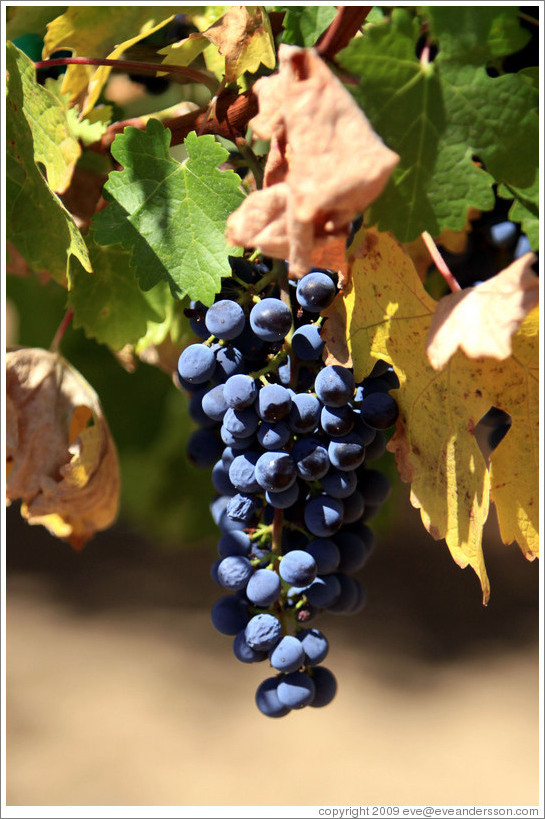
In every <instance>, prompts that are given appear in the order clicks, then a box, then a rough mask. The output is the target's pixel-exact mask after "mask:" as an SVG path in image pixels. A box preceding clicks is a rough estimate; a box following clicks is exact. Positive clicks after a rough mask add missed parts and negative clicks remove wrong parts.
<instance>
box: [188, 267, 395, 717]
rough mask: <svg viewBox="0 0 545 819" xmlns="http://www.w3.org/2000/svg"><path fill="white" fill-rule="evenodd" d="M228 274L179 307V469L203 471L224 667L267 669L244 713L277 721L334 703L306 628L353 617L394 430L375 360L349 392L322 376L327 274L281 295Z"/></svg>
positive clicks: (320, 652) (313, 635) (317, 634)
mask: <svg viewBox="0 0 545 819" xmlns="http://www.w3.org/2000/svg"><path fill="white" fill-rule="evenodd" d="M232 268H233V273H234V275H233V277H232V278H231V279H228V280H227V281H226V283H225V285H224V288H223V289H222V291H221V292H220V294H219V295H218V297H217V298H216V301H215V302H214V304H213V305H212V306H211V307H209V308H206V307H204V306H203V305H202V304H200V303H198V302H192V303H191V305H190V309H189V311H188V315H189V318H190V323H191V326H192V328H193V330H194V331H195V333H196V334H197V336H198V337H199V338H200V339H201V341H200V342H198V343H194V344H191V345H190V346H188V347H187V348H186V349H185V350H184V351H183V352H182V354H181V356H180V358H179V362H178V380H179V383H180V386H181V387H183V388H184V389H186V390H187V391H188V392H189V393H190V401H189V408H190V414H191V416H192V418H193V420H194V421H195V422H196V423H197V425H198V426H199V428H198V429H197V430H196V431H195V432H194V433H192V435H191V437H190V439H189V442H188V447H187V451H188V457H189V458H190V460H191V461H192V462H193V463H194V464H195V465H197V466H199V467H203V468H211V470H212V482H213V485H214V488H215V490H216V492H217V495H216V497H215V499H214V500H213V501H212V503H211V513H212V516H213V518H214V520H215V522H216V523H217V525H218V526H219V529H220V531H221V537H220V539H219V543H218V555H219V557H218V559H217V560H216V561H215V563H214V565H213V567H212V576H213V578H214V580H215V581H216V582H217V583H218V584H219V586H221V587H222V588H223V589H224V590H225V592H226V594H225V595H224V596H222V597H221V598H220V599H219V600H218V601H217V603H216V604H215V605H214V607H213V609H212V623H213V625H214V626H215V628H216V629H217V630H218V631H219V632H221V633H222V634H226V635H230V636H232V637H233V638H234V639H233V651H234V654H235V656H236V657H237V659H238V660H240V661H241V662H244V663H254V662H260V661H265V660H268V661H269V663H270V666H271V668H272V670H273V676H269V677H267V679H265V680H264V682H263V683H262V684H261V685H260V686H259V688H258V690H257V693H256V703H257V707H258V708H259V710H260V711H261V712H262V713H264V714H266V715H267V716H270V717H281V716H284V715H285V714H287V713H288V712H289V711H291V710H292V709H299V708H302V707H303V706H305V705H310V706H311V707H321V706H324V705H327V704H328V703H329V702H330V701H331V700H332V699H333V697H334V696H335V692H336V688H337V683H336V679H335V677H334V675H333V674H332V672H331V671H329V669H327V668H325V667H324V666H323V665H321V663H322V661H323V660H324V659H325V657H326V655H327V653H328V649H329V645H328V641H327V639H326V637H325V636H324V634H323V633H322V632H321V631H320V630H319V629H317V628H315V627H314V624H313V623H312V621H313V620H314V619H315V618H316V617H318V615H320V614H321V613H323V612H325V611H329V612H333V613H336V614H352V613H355V612H358V611H360V610H361V608H362V607H363V606H364V604H365V599H366V595H365V591H364V589H363V588H362V586H361V584H360V583H359V582H358V580H356V579H355V578H354V577H353V574H354V573H355V572H357V571H359V570H360V569H361V568H362V567H363V565H364V564H365V562H366V560H367V558H368V556H369V554H370V553H371V551H372V549H373V547H374V536H373V533H372V531H371V529H370V527H369V526H368V524H367V521H369V520H370V519H371V518H372V517H373V516H374V515H375V514H376V512H377V511H378V509H379V508H380V506H381V504H382V503H383V502H384V501H385V499H386V498H387V496H388V494H389V491H390V485H389V481H388V479H387V478H386V476H384V475H383V474H382V473H381V472H379V471H378V470H375V469H372V468H371V467H370V466H369V462H370V461H372V460H374V459H375V458H378V457H380V455H382V453H383V452H384V450H385V444H386V439H385V436H384V433H383V430H385V429H387V428H388V427H390V426H392V425H393V424H394V423H395V421H396V418H397V414H398V410H397V405H396V402H395V400H394V398H393V397H392V396H391V395H390V392H389V391H390V390H391V389H393V388H396V387H397V386H398V385H399V382H398V380H397V377H396V376H395V374H394V372H393V370H392V368H391V367H389V366H388V365H387V364H386V363H385V362H378V363H377V364H376V365H375V367H374V369H373V371H372V372H371V373H370V374H369V375H368V376H367V377H366V378H364V379H363V381H361V383H358V384H356V383H355V382H354V376H353V373H352V370H351V369H348V368H345V367H342V366H339V365H328V366H325V365H324V364H323V362H322V351H323V346H324V342H323V340H322V338H321V335H320V328H321V325H322V323H323V318H322V317H321V315H320V314H321V313H322V311H323V310H324V309H325V308H326V307H328V306H329V305H330V304H331V302H332V301H333V299H334V297H335V295H336V292H337V288H336V283H335V277H334V275H333V274H331V273H330V272H328V271H324V270H311V271H310V272H309V273H308V274H307V275H306V276H305V277H303V278H302V279H301V280H299V282H298V283H295V282H291V281H290V282H289V283H288V284H287V285H286V287H285V289H284V293H283V294H282V295H283V298H281V293H280V289H279V286H278V284H277V283H276V281H275V279H274V277H273V276H272V273H271V272H269V271H268V268H266V267H265V266H264V265H263V263H257V264H253V265H252V264H250V263H249V262H246V261H244V260H235V259H232Z"/></svg>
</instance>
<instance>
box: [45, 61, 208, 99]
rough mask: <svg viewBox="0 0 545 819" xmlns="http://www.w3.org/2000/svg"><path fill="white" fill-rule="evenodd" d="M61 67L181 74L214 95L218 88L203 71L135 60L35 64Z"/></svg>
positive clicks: (46, 66)
mask: <svg viewBox="0 0 545 819" xmlns="http://www.w3.org/2000/svg"><path fill="white" fill-rule="evenodd" d="M59 65H98V66H110V67H111V68H119V69H121V70H125V71H134V72H136V71H144V72H145V71H148V72H149V71H153V73H154V74H158V73H164V74H180V75H181V76H182V77H187V79H188V80H192V81H193V82H198V83H202V85H205V86H206V87H207V88H208V89H210V91H212V92H213V93H215V92H216V90H217V88H218V83H217V80H216V79H215V78H213V77H209V76H208V75H207V74H204V73H203V72H202V71H197V70H196V69H194V68H187V67H186V66H182V65H168V64H165V65H163V64H160V65H158V64H156V63H141V62H135V61H134V60H110V59H107V58H101V57H54V58H53V59H50V60H38V61H37V62H35V63H34V68H35V69H36V70H37V71H38V70H39V69H40V68H53V67H54V66H59Z"/></svg>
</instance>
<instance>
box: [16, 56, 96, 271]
mask: <svg viewBox="0 0 545 819" xmlns="http://www.w3.org/2000/svg"><path fill="white" fill-rule="evenodd" d="M20 54H21V52H18V50H17V49H16V48H15V47H14V46H13V45H12V44H8V49H7V61H6V62H7V69H8V72H9V77H8V83H7V86H8V96H7V102H6V144H7V158H6V227H7V237H8V239H9V240H10V241H12V242H13V244H14V245H15V247H16V248H17V249H18V250H19V252H20V253H21V254H22V255H23V256H24V258H25V259H26V261H27V262H28V264H29V265H30V267H31V268H32V269H33V270H36V271H43V270H46V271H47V272H48V273H49V274H50V275H51V276H52V277H53V278H54V279H55V280H56V281H57V282H59V283H60V284H62V285H64V286H66V284H67V283H69V280H70V259H71V257H72V256H75V257H76V258H77V259H78V260H79V261H80V262H81V264H82V265H83V267H84V268H85V269H86V270H90V269H91V265H90V262H89V257H88V254H87V248H86V246H85V242H84V240H83V237H82V235H81V233H80V232H79V230H78V229H77V227H76V225H75V224H74V221H73V219H72V217H71V216H70V214H69V213H68V211H67V210H66V209H65V208H64V206H63V205H62V203H61V201H60V199H59V198H58V197H57V196H56V195H55V194H54V193H53V191H52V190H51V188H50V187H49V186H48V184H47V182H46V180H45V179H44V177H43V175H42V174H41V173H40V170H39V169H38V166H37V164H36V161H35V156H34V138H33V133H32V131H31V128H30V125H29V122H28V121H27V118H26V115H25V102H26V100H25V85H24V82H23V79H22V77H21V75H20V73H19V64H20V61H21V56H20ZM24 59H25V60H26V58H24ZM46 93H47V92H46ZM49 96H50V97H51V95H49ZM26 110H28V105H27V109H26ZM30 110H32V109H30ZM42 158H43V154H42Z"/></svg>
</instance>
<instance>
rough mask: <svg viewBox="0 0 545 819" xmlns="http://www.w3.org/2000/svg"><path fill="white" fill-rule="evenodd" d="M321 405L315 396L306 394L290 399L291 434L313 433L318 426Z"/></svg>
mask: <svg viewBox="0 0 545 819" xmlns="http://www.w3.org/2000/svg"><path fill="white" fill-rule="evenodd" d="M321 409H322V405H321V403H320V401H319V400H318V399H317V398H316V396H315V395H310V393H307V392H301V393H296V394H295V395H294V396H293V397H292V402H291V410H290V414H289V419H288V422H289V425H290V428H291V429H292V430H293V432H296V433H305V432H313V431H314V430H315V429H316V427H317V426H318V422H319V418H320V410H321Z"/></svg>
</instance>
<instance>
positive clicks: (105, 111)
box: [45, 75, 112, 146]
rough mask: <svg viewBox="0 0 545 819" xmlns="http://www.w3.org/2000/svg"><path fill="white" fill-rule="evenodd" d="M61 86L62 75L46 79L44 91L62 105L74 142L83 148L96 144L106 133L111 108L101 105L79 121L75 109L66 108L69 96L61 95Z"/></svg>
mask: <svg viewBox="0 0 545 819" xmlns="http://www.w3.org/2000/svg"><path fill="white" fill-rule="evenodd" d="M62 84H63V77H62V75H61V76H60V77H58V78H57V79H56V80H54V79H52V78H51V77H48V79H47V80H46V81H45V87H46V89H47V90H48V91H50V92H51V94H53V96H54V97H56V98H57V99H58V100H59V101H60V102H61V104H62V105H64V108H65V110H66V117H67V120H68V124H69V126H70V131H71V133H72V135H73V136H74V137H75V139H76V140H78V139H79V140H81V142H82V144H83V145H85V146H87V145H91V144H92V143H93V142H98V140H99V139H100V138H101V136H102V135H103V134H104V133H105V132H106V129H107V127H108V123H109V122H110V120H111V117H112V106H111V105H102V106H99V107H97V108H94V109H93V110H92V111H90V112H89V117H88V118H87V117H83V118H81V119H80V117H79V116H78V112H77V109H76V108H69V107H68V105H69V100H70V94H63V93H62Z"/></svg>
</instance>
